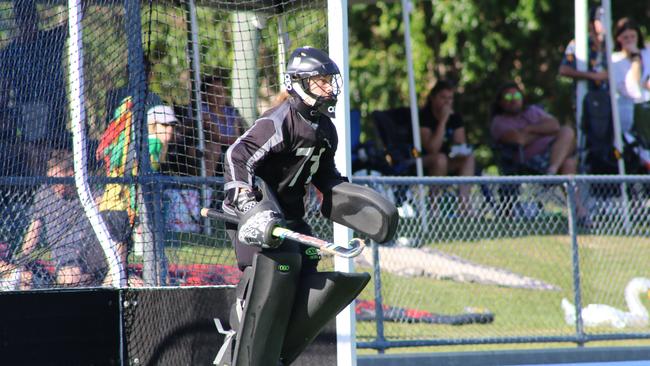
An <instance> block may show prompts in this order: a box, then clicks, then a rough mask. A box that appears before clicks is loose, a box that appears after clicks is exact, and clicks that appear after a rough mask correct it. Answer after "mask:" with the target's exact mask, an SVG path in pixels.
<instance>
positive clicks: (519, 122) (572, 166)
mask: <svg viewBox="0 0 650 366" xmlns="http://www.w3.org/2000/svg"><path fill="white" fill-rule="evenodd" d="M490 133H491V135H492V138H493V140H494V141H495V142H497V143H501V144H511V145H517V146H520V147H521V148H522V149H523V154H522V156H515V157H513V158H514V159H515V160H516V163H518V164H522V165H524V166H526V167H528V168H529V169H531V170H534V171H536V172H538V173H543V174H544V173H545V174H576V168H577V163H576V159H575V158H574V157H573V153H574V151H575V145H576V143H575V133H574V131H573V129H572V128H571V127H568V126H560V123H559V122H558V120H557V118H555V117H553V116H552V115H550V114H548V113H546V112H545V111H544V110H543V109H542V108H540V107H538V106H535V105H526V104H525V103H524V95H523V93H522V91H521V89H519V87H518V86H517V84H515V83H514V82H509V83H506V84H505V85H504V86H502V87H501V88H500V89H499V90H498V92H497V95H496V99H495V101H494V103H493V107H492V124H491V126H490Z"/></svg>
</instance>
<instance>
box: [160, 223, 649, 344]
mask: <svg viewBox="0 0 650 366" xmlns="http://www.w3.org/2000/svg"><path fill="white" fill-rule="evenodd" d="M177 243H178V245H174V246H172V247H169V248H167V255H168V257H169V258H170V260H171V261H172V262H175V263H180V264H188V263H220V264H228V265H234V251H233V250H232V248H231V247H230V246H229V245H225V244H224V242H223V241H222V240H217V241H216V242H215V240H214V239H205V237H200V236H180V237H178V238H177ZM189 243H192V244H191V245H190V244H189ZM578 245H579V248H580V252H579V253H580V273H581V284H582V291H583V305H584V304H589V303H603V304H607V305H611V306H615V307H617V308H620V309H626V304H625V300H624V298H623V289H624V287H625V285H626V284H627V282H628V281H629V279H631V278H632V277H637V276H647V277H650V268H649V267H648V258H650V239H646V238H638V237H636V238H634V237H620V236H586V235H583V236H579V237H578ZM571 246H572V243H571V240H570V237H569V236H566V235H552V236H543V235H537V236H520V237H515V238H499V239H493V240H479V241H471V242H466V241H452V242H447V243H445V244H430V245H428V247H430V248H432V249H436V250H439V251H442V252H445V253H448V254H453V255H457V256H459V257H462V258H463V259H465V260H469V261H471V262H475V263H479V264H481V265H486V266H491V267H498V268H502V269H506V270H508V271H510V272H514V273H517V274H521V275H525V276H529V277H533V278H536V279H540V280H543V281H545V282H547V283H550V284H553V285H555V286H557V287H559V288H560V290H558V291H540V290H529V289H517V288H508V287H502V286H496V285H484V284H477V283H461V282H455V281H450V280H436V279H432V278H428V277H405V276H399V275H396V274H392V273H388V272H386V271H382V273H381V281H382V289H383V292H382V296H383V301H384V304H385V305H391V306H397V307H402V308H410V309H417V310H424V311H428V312H432V313H440V314H449V315H451V314H459V313H462V312H463V311H464V309H465V308H466V307H473V308H479V309H487V310H489V311H491V312H492V313H494V314H495V320H494V322H493V323H491V324H474V325H463V326H452V325H439V324H407V323H399V322H385V323H384V327H385V329H384V335H385V337H386V339H388V340H415V339H438V340H443V339H465V338H467V339H476V338H481V339H483V338H500V337H531V336H532V337H535V336H539V337H542V336H571V335H573V334H575V326H569V325H567V324H566V323H565V322H564V315H563V312H562V309H561V307H560V301H561V299H562V298H563V297H566V298H568V299H569V300H571V301H572V302H573V262H572V250H571ZM366 250H371V248H367V249H366ZM382 260H395V258H382ZM332 268H333V261H332V258H331V257H324V258H323V260H322V261H321V269H322V270H331V269H332ZM357 270H358V271H366V272H369V273H371V274H372V273H373V270H372V268H370V267H358V268H357ZM373 280H374V279H373ZM360 299H363V300H374V290H373V284H372V282H371V283H370V284H369V285H368V286H367V288H366V289H365V290H364V291H363V292H362V294H361V295H360ZM643 302H644V304H645V305H646V306H647V305H650V301H649V300H648V297H647V296H644V299H643ZM648 331H649V330H648V329H632V330H622V331H619V330H616V329H612V328H597V329H593V328H588V329H587V332H588V333H589V334H610V333H618V332H641V333H647V332H648ZM357 337H358V340H359V341H372V340H374V339H375V337H376V329H375V323H374V322H358V323H357ZM622 344H626V345H648V344H650V341H646V340H628V341H608V342H594V343H589V345H590V346H594V345H600V346H602V345H622ZM572 345H573V344H572V343H553V344H546V343H544V344H506V345H496V344H495V345H466V346H436V347H422V348H417V349H393V350H391V352H413V351H416V350H417V352H426V351H432V350H435V351H452V350H453V351H461V350H477V349H521V348H541V347H571V346H572ZM366 352H368V353H374V351H373V350H361V353H366Z"/></svg>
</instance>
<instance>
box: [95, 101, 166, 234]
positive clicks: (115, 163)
mask: <svg viewBox="0 0 650 366" xmlns="http://www.w3.org/2000/svg"><path fill="white" fill-rule="evenodd" d="M129 103H130V99H129V98H127V99H125V100H124V103H123V106H122V107H120V110H121V112H116V119H119V118H130V113H129V109H130V108H133V106H132V104H129ZM177 124H178V120H177V119H176V115H175V114H174V110H173V108H171V107H169V106H165V105H157V106H153V107H151V108H149V110H148V111H147V130H148V134H149V137H148V145H149V157H150V161H151V168H152V170H154V171H156V172H159V171H160V169H161V164H164V163H165V162H166V161H167V156H168V154H167V152H168V150H169V145H170V144H171V142H172V141H173V140H174V126H176V125H177ZM117 126H119V125H117ZM130 132H131V131H130V130H129V131H127V130H122V131H111V126H109V129H107V131H106V132H105V133H104V135H103V136H102V140H101V141H100V145H99V148H98V149H97V151H96V158H97V159H98V160H104V164H105V165H106V166H105V169H106V175H107V176H109V177H120V176H124V174H126V173H128V174H130V173H131V170H130V167H131V169H132V164H134V161H133V160H134V159H135V157H129V154H130V153H131V151H133V146H128V147H126V148H125V147H124V146H123V145H122V144H123V142H122V141H132V140H133V137H132V136H129V134H130ZM127 136H129V137H127ZM124 154H127V156H124ZM133 194H134V192H133V189H132V187H128V186H125V185H123V184H108V185H107V186H106V189H105V191H104V195H103V197H102V200H101V203H100V205H99V210H100V211H102V212H104V211H115V212H120V211H126V212H127V213H128V217H129V219H130V220H129V221H130V222H131V224H133V223H134V222H135V215H136V212H135V206H134V204H133V202H134V201H133V199H134V197H133Z"/></svg>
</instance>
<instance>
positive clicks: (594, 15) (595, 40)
mask: <svg viewBox="0 0 650 366" xmlns="http://www.w3.org/2000/svg"><path fill="white" fill-rule="evenodd" d="M603 13H604V12H603V8H602V7H600V6H598V7H594V8H591V10H590V11H589V39H588V48H589V53H588V60H587V70H586V71H580V70H578V68H577V65H576V42H575V40H572V41H571V42H570V43H569V44H568V45H567V47H566V50H565V51H564V58H562V63H561V64H560V70H559V74H560V75H562V76H566V77H569V78H572V79H574V80H587V81H588V82H589V83H588V85H589V90H607V89H608V88H609V87H608V86H609V83H608V76H607V50H606V47H605V35H606V34H607V32H606V30H605V27H604V26H603Z"/></svg>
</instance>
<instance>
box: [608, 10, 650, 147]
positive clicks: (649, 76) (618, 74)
mask: <svg viewBox="0 0 650 366" xmlns="http://www.w3.org/2000/svg"><path fill="white" fill-rule="evenodd" d="M614 41H615V47H614V50H615V51H616V52H614V54H612V72H613V73H614V78H615V80H616V90H617V91H618V93H619V98H618V106H619V116H620V124H621V130H622V132H624V133H625V132H629V131H630V130H631V129H632V127H633V125H634V121H635V120H637V119H638V120H641V119H643V116H642V115H641V112H642V110H643V108H641V109H639V108H636V107H637V105H641V104H643V103H645V102H648V101H650V47H646V45H645V44H644V38H643V34H642V33H641V28H639V25H638V24H637V23H636V22H635V21H634V20H632V19H630V18H622V19H620V20H619V21H618V22H616V27H615V30H614ZM635 113H636V114H637V115H635ZM645 118H650V111H648V112H647V114H645ZM643 125H646V126H647V125H650V124H648V123H643V124H641V123H640V124H639V125H638V126H634V127H635V128H643V127H644V126H643ZM648 137H650V136H648Z"/></svg>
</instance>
